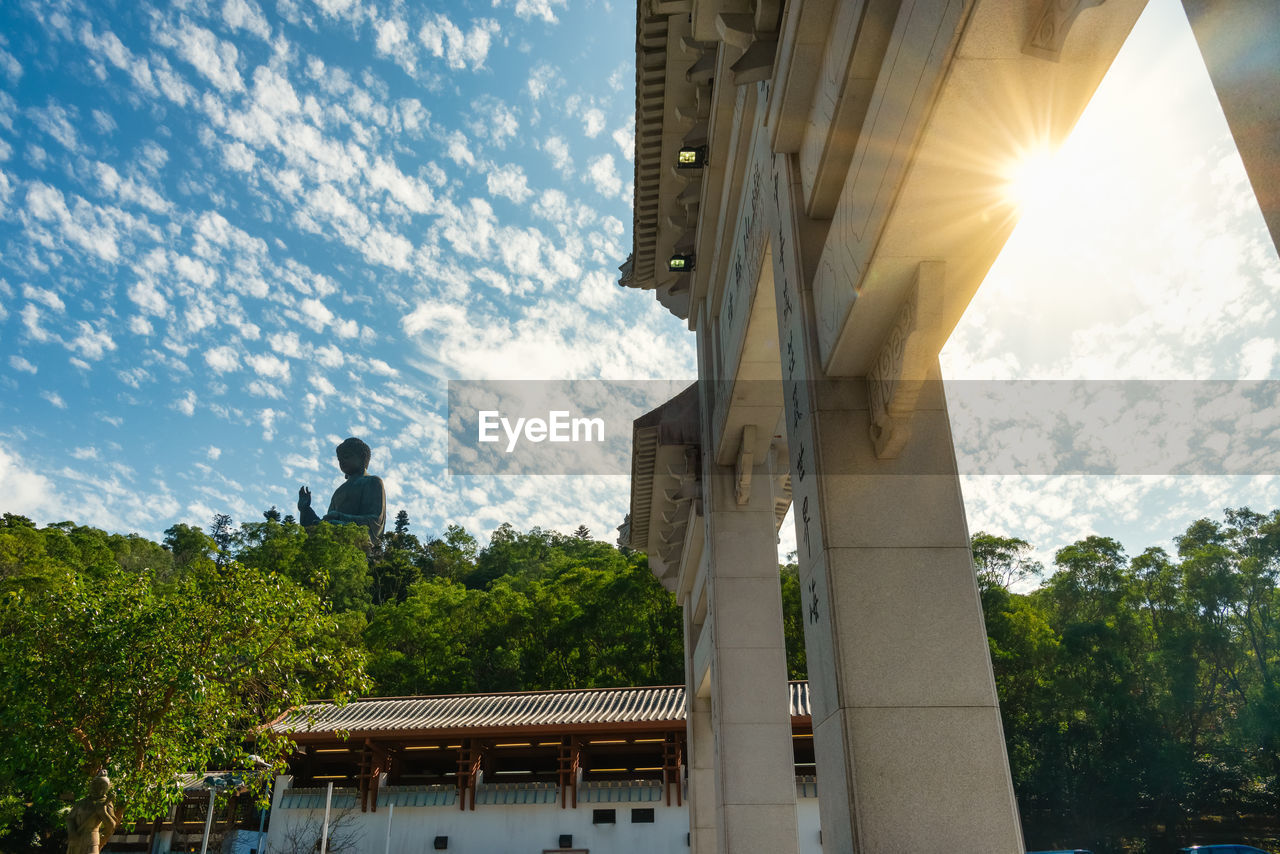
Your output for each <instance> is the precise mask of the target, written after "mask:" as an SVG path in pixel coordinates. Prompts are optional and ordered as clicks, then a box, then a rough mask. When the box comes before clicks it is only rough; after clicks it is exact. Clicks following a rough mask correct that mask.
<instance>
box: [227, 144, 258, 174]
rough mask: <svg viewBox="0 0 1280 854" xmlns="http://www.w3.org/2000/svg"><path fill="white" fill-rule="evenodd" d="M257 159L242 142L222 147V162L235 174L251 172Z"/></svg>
mask: <svg viewBox="0 0 1280 854" xmlns="http://www.w3.org/2000/svg"><path fill="white" fill-rule="evenodd" d="M257 161H258V158H257V157H255V156H254V153H253V152H252V151H250V150H249V147H248V146H247V145H245V144H244V143H243V142H228V143H223V145H222V162H223V163H225V164H227V166H228V167H229V168H231V169H234V170H235V171H237V172H252V171H253V167H254V165H255V164H256V163H257Z"/></svg>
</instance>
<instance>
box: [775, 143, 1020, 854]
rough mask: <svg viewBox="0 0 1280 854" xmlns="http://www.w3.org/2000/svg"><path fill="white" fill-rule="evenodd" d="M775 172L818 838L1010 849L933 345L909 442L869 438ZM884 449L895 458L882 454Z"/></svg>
mask: <svg viewBox="0 0 1280 854" xmlns="http://www.w3.org/2000/svg"><path fill="white" fill-rule="evenodd" d="M774 173H775V177H776V179H777V184H776V185H775V186H776V198H777V199H778V207H779V210H778V216H777V222H776V231H775V234H774V235H773V238H772V239H773V241H774V253H773V256H774V286H775V293H776V297H777V306H778V324H779V332H780V337H779V342H780V349H781V357H782V360H783V366H782V368H783V371H782V373H783V385H784V397H785V401H786V407H787V414H786V418H787V432H788V440H789V445H790V451H791V486H792V491H793V502H794V503H793V508H794V511H793V512H794V516H795V521H796V539H797V549H798V552H799V564H800V582H801V596H802V607H803V610H804V615H805V645H806V651H807V656H808V664H809V682H810V691H811V693H810V697H811V703H812V707H813V728H814V750H815V753H816V757H817V763H818V797H819V808H820V811H821V821H822V837H823V850H824V851H826V852H828V854H831V852H859V854H868V853H869V852H875V854H880V852H904V854H906V853H907V852H910V854H927V852H947V854H955V852H974V854H978V852H984V854H986V852H1004V854H1014V852H1022V851H1023V850H1025V849H1024V848H1023V847H1022V834H1021V829H1020V827H1019V823H1018V817H1017V805H1016V802H1015V801H1014V795H1013V787H1012V783H1011V780H1010V776H1009V766H1008V761H1007V759H1006V756H1005V748H1004V738H1003V732H1002V727H1001V721H1000V711H999V707H998V704H997V701H996V692H995V680H994V678H993V675H992V670H991V663H990V657H989V653H988V648H987V641H986V631H985V627H984V624H983V619H982V609H981V605H980V602H979V598H978V589H977V583H976V579H975V576H974V570H973V563H972V559H971V557H970V554H969V538H968V530H967V526H966V521H965V514H964V505H963V503H962V500H961V494H960V483H959V479H958V477H957V474H956V468H955V454H954V450H953V447H952V442H951V429H950V424H949V421H948V418H947V411H946V402H945V400H944V398H943V394H942V388H941V383H940V382H937V381H936V380H937V362H936V354H935V355H934V356H932V357H930V358H928V359H927V360H926V362H925V372H926V373H928V374H930V375H931V376H932V378H933V380H935V381H933V382H925V383H924V384H923V386H920V387H918V388H916V389H915V391H916V392H918V397H915V399H914V400H913V401H912V406H911V407H910V408H911V410H912V411H911V413H904V411H903V409H902V406H901V398H900V397H899V396H897V395H898V393H899V392H900V390H901V386H899V387H896V388H895V389H894V391H893V393H894V395H895V397H894V400H895V401H896V402H897V404H898V405H897V407H896V408H892V407H891V409H892V412H893V414H894V416H895V418H896V419H897V422H898V426H899V429H905V428H907V427H908V426H909V436H908V438H907V439H906V441H905V442H901V441H900V440H901V439H902V436H903V435H905V434H898V435H897V436H896V440H895V441H891V442H888V443H886V442H885V441H884V439H885V436H884V435H883V433H882V434H880V436H879V437H878V439H877V440H876V441H873V439H872V434H871V425H872V409H871V406H870V401H869V393H868V388H869V385H868V382H867V380H866V378H864V377H854V378H838V379H833V378H828V377H825V376H824V375H823V374H822V370H821V366H820V365H819V363H818V361H817V359H816V357H815V352H816V349H815V347H814V346H813V343H814V341H815V340H816V334H815V329H814V322H815V315H814V308H813V305H812V301H811V299H810V292H809V291H808V284H809V283H810V282H811V281H812V275H811V271H806V270H805V267H804V264H803V263H802V261H803V258H802V256H803V255H804V254H808V253H805V252H801V251H798V250H797V248H796V247H797V246H798V245H799V244H800V243H801V241H802V240H803V239H804V238H805V237H806V234H805V231H804V226H803V223H802V221H801V220H800V219H799V218H798V217H797V215H795V214H794V213H793V212H794V211H796V210H799V208H798V206H797V205H796V204H795V199H796V193H797V192H798V188H797V186H796V181H795V180H794V179H793V176H794V170H793V169H792V164H791V163H790V161H789V160H788V159H787V157H786V156H785V155H779V156H777V157H776V158H775V165H774ZM815 257H816V256H815ZM933 272H934V273H936V272H937V271H936V270H933ZM922 287H923V284H922ZM857 309H858V306H857V305H855V307H854V310H857ZM914 316H915V315H914V314H913V312H911V311H906V312H904V314H903V317H905V318H907V321H908V322H909V321H910V320H911V318H912V317H914ZM899 343H900V344H901V343H902V342H901V341H900V342H899ZM910 346H911V345H910V343H908V344H907V345H906V347H908V348H909V347H910ZM917 356H918V354H917ZM880 367H881V366H880V365H877V368H878V369H879V368H880ZM889 373H890V374H891V373H892V371H890V372H889ZM885 378H886V377H885V376H883V375H878V377H877V381H882V380H884V379H885ZM888 378H889V379H893V377H892V376H890V377H888ZM897 379H898V380H899V381H902V380H904V379H911V378H903V377H898V378H897ZM881 391H883V389H881ZM879 414H880V416H881V419H880V423H884V421H883V415H884V412H883V407H882V408H881V411H880V413H879ZM886 445H887V446H889V447H892V448H893V450H894V453H896V454H897V455H896V457H895V458H893V459H884V458H882V456H877V450H878V449H879V450H880V451H881V453H882V455H883V452H884V448H885V447H886Z"/></svg>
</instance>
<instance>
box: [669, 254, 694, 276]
mask: <svg viewBox="0 0 1280 854" xmlns="http://www.w3.org/2000/svg"><path fill="white" fill-rule="evenodd" d="M667 269H668V270H669V271H671V272H672V273H692V272H693V255H692V254H689V255H672V256H671V258H670V260H668V261H667Z"/></svg>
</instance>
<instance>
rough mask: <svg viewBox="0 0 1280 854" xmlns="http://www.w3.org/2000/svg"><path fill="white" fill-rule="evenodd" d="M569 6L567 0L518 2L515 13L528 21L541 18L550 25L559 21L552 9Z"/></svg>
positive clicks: (522, 0) (528, 0)
mask: <svg viewBox="0 0 1280 854" xmlns="http://www.w3.org/2000/svg"><path fill="white" fill-rule="evenodd" d="M494 5H497V4H496V3H495V4H494ZM567 5H568V3H567V0H516V9H515V12H516V17H517V18H523V19H524V20H526V21H528V20H530V19H532V18H541V19H542V20H544V21H546V22H547V23H548V24H554V23H556V20H557V19H556V15H555V12H554V11H552V7H553V6H559V7H560V8H565V7H566V6H567Z"/></svg>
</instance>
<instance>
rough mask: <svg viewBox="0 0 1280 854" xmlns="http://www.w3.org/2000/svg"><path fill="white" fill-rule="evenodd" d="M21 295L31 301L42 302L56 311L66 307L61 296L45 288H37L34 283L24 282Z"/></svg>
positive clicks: (63, 309)
mask: <svg viewBox="0 0 1280 854" xmlns="http://www.w3.org/2000/svg"><path fill="white" fill-rule="evenodd" d="M22 295H23V296H24V297H26V298H27V299H29V300H31V301H32V302H38V303H42V304H44V305H46V306H48V307H49V308H51V309H53V310H54V311H57V312H62V311H65V310H66V308H67V306H66V304H65V303H63V301H62V297H60V296H58V295H57V294H55V293H54V292H53V291H51V290H49V289H47V288H37V287H35V286H34V285H27V284H24V285H23V286H22Z"/></svg>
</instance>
